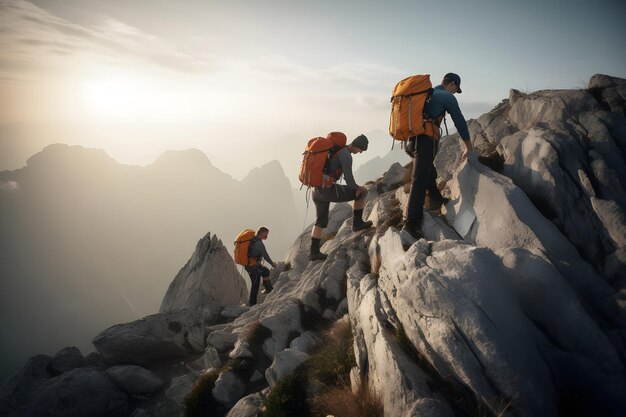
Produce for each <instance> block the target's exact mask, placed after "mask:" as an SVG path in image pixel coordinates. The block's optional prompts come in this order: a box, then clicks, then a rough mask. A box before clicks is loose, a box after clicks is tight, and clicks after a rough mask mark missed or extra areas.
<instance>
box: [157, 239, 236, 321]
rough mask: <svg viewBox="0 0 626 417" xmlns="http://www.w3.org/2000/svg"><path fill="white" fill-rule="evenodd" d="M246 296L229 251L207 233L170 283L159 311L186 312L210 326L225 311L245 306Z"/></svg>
mask: <svg viewBox="0 0 626 417" xmlns="http://www.w3.org/2000/svg"><path fill="white" fill-rule="evenodd" d="M247 295H248V294H247V288H246V284H245V281H244V280H243V277H242V276H241V274H239V272H238V271H237V268H236V267H235V264H234V262H233V259H232V258H231V256H230V255H229V254H228V251H227V250H226V248H225V247H224V245H223V244H222V242H221V241H220V240H219V239H218V238H217V236H212V237H211V234H210V233H208V234H207V235H206V236H205V237H203V238H202V239H200V240H199V241H198V244H197V246H196V250H195V252H194V253H193V255H192V256H191V258H190V259H189V261H187V264H186V265H185V266H184V267H183V268H182V269H181V270H180V272H179V273H178V274H177V275H176V277H175V278H174V280H173V281H172V282H171V284H170V286H169V288H168V290H167V293H166V294H165V297H164V298H163V302H162V303H161V308H160V310H159V311H160V312H165V311H170V310H177V309H181V308H185V309H187V310H189V311H191V312H192V313H196V314H198V315H199V316H200V317H203V319H204V321H205V322H210V321H212V320H213V319H215V318H216V317H217V316H218V314H219V313H220V311H222V310H223V309H224V307H226V306H229V305H239V304H242V303H244V302H245V301H246V299H247Z"/></svg>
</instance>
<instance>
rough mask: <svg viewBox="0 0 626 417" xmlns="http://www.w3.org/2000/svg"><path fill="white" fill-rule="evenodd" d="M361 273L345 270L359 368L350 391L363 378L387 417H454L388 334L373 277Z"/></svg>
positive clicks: (356, 268) (352, 374) (354, 388)
mask: <svg viewBox="0 0 626 417" xmlns="http://www.w3.org/2000/svg"><path fill="white" fill-rule="evenodd" d="M364 273H365V271H363V270H362V269H361V268H359V266H358V265H355V266H353V267H351V268H350V269H349V270H348V276H349V280H348V303H349V310H350V320H351V322H352V328H353V331H354V332H355V345H356V348H355V353H356V357H357V364H358V366H359V368H360V372H358V371H355V370H353V372H351V380H353V383H352V386H353V391H357V390H358V387H359V386H363V385H364V381H361V378H362V377H361V376H360V375H366V376H367V379H368V381H367V382H368V384H369V387H370V388H371V389H372V390H373V391H374V392H375V394H376V395H377V396H378V397H379V398H380V399H381V402H382V404H383V407H384V409H385V414H386V415H393V416H398V417H404V416H418V415H428V416H433V417H435V416H441V417H444V416H446V417H447V416H450V417H451V416H453V415H454V414H453V413H452V410H451V409H450V407H449V406H448V404H447V403H446V402H445V401H441V400H439V399H436V398H435V397H434V395H433V393H432V392H431V390H430V388H429V386H428V379H427V377H426V376H425V374H424V373H423V372H422V371H421V370H420V369H419V368H418V367H417V365H416V364H415V363H413V362H412V361H411V360H410V359H409V358H408V357H407V355H406V354H405V353H404V352H403V351H402V350H401V349H400V347H399V345H398V343H397V342H396V341H395V340H394V338H393V337H392V336H391V335H390V334H389V333H388V332H387V330H386V326H385V322H386V321H387V317H385V316H384V312H383V310H384V308H383V305H382V303H381V300H380V297H381V294H380V293H379V291H378V289H377V287H376V283H375V282H374V276H372V275H366V276H365V277H363V275H364ZM425 404H428V407H426V406H425ZM426 408H428V410H427V412H426V413H425V412H424V411H425V409H426Z"/></svg>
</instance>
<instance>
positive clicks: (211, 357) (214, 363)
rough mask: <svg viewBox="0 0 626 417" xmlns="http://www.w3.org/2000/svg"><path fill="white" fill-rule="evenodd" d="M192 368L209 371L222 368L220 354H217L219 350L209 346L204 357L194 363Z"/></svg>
mask: <svg viewBox="0 0 626 417" xmlns="http://www.w3.org/2000/svg"><path fill="white" fill-rule="evenodd" d="M192 366H193V367H195V368H197V369H201V370H207V369H210V368H219V367H220V366H222V361H221V359H220V356H219V353H218V352H217V349H215V348H214V347H213V346H207V348H206V350H205V351H204V355H202V356H201V357H200V358H199V359H197V360H196V361H194V362H193V363H192Z"/></svg>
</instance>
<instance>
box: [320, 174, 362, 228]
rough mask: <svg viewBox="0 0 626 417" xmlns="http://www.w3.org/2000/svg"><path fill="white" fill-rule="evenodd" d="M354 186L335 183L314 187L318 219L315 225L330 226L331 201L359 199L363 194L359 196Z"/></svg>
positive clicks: (341, 201) (340, 201)
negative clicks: (328, 185)
mask: <svg viewBox="0 0 626 417" xmlns="http://www.w3.org/2000/svg"><path fill="white" fill-rule="evenodd" d="M356 191H357V190H355V189H353V188H350V187H348V186H347V185H343V184H333V185H331V186H330V187H327V188H326V187H316V188H314V189H313V203H315V214H316V216H317V217H316V220H315V225H316V226H319V227H321V228H322V229H324V228H326V226H328V213H329V210H330V203H343V202H347V201H353V200H359V199H361V198H363V197H364V195H363V194H361V195H360V196H359V198H357V196H356Z"/></svg>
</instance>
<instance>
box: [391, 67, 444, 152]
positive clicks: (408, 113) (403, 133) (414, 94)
mask: <svg viewBox="0 0 626 417" xmlns="http://www.w3.org/2000/svg"><path fill="white" fill-rule="evenodd" d="M432 87H433V85H432V83H431V82H430V74H426V75H412V76H410V77H407V78H405V79H404V80H402V81H400V82H399V83H398V84H396V86H395V87H394V89H393V92H392V93H391V116H390V118H389V134H390V135H391V136H392V137H393V138H394V139H396V140H400V141H405V140H407V139H409V138H410V137H413V136H417V135H422V134H429V135H432V134H433V132H432V130H433V129H432V127H431V126H426V122H427V120H425V118H424V105H425V104H426V102H427V100H429V99H430V97H431V95H432V93H433V88H432Z"/></svg>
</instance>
